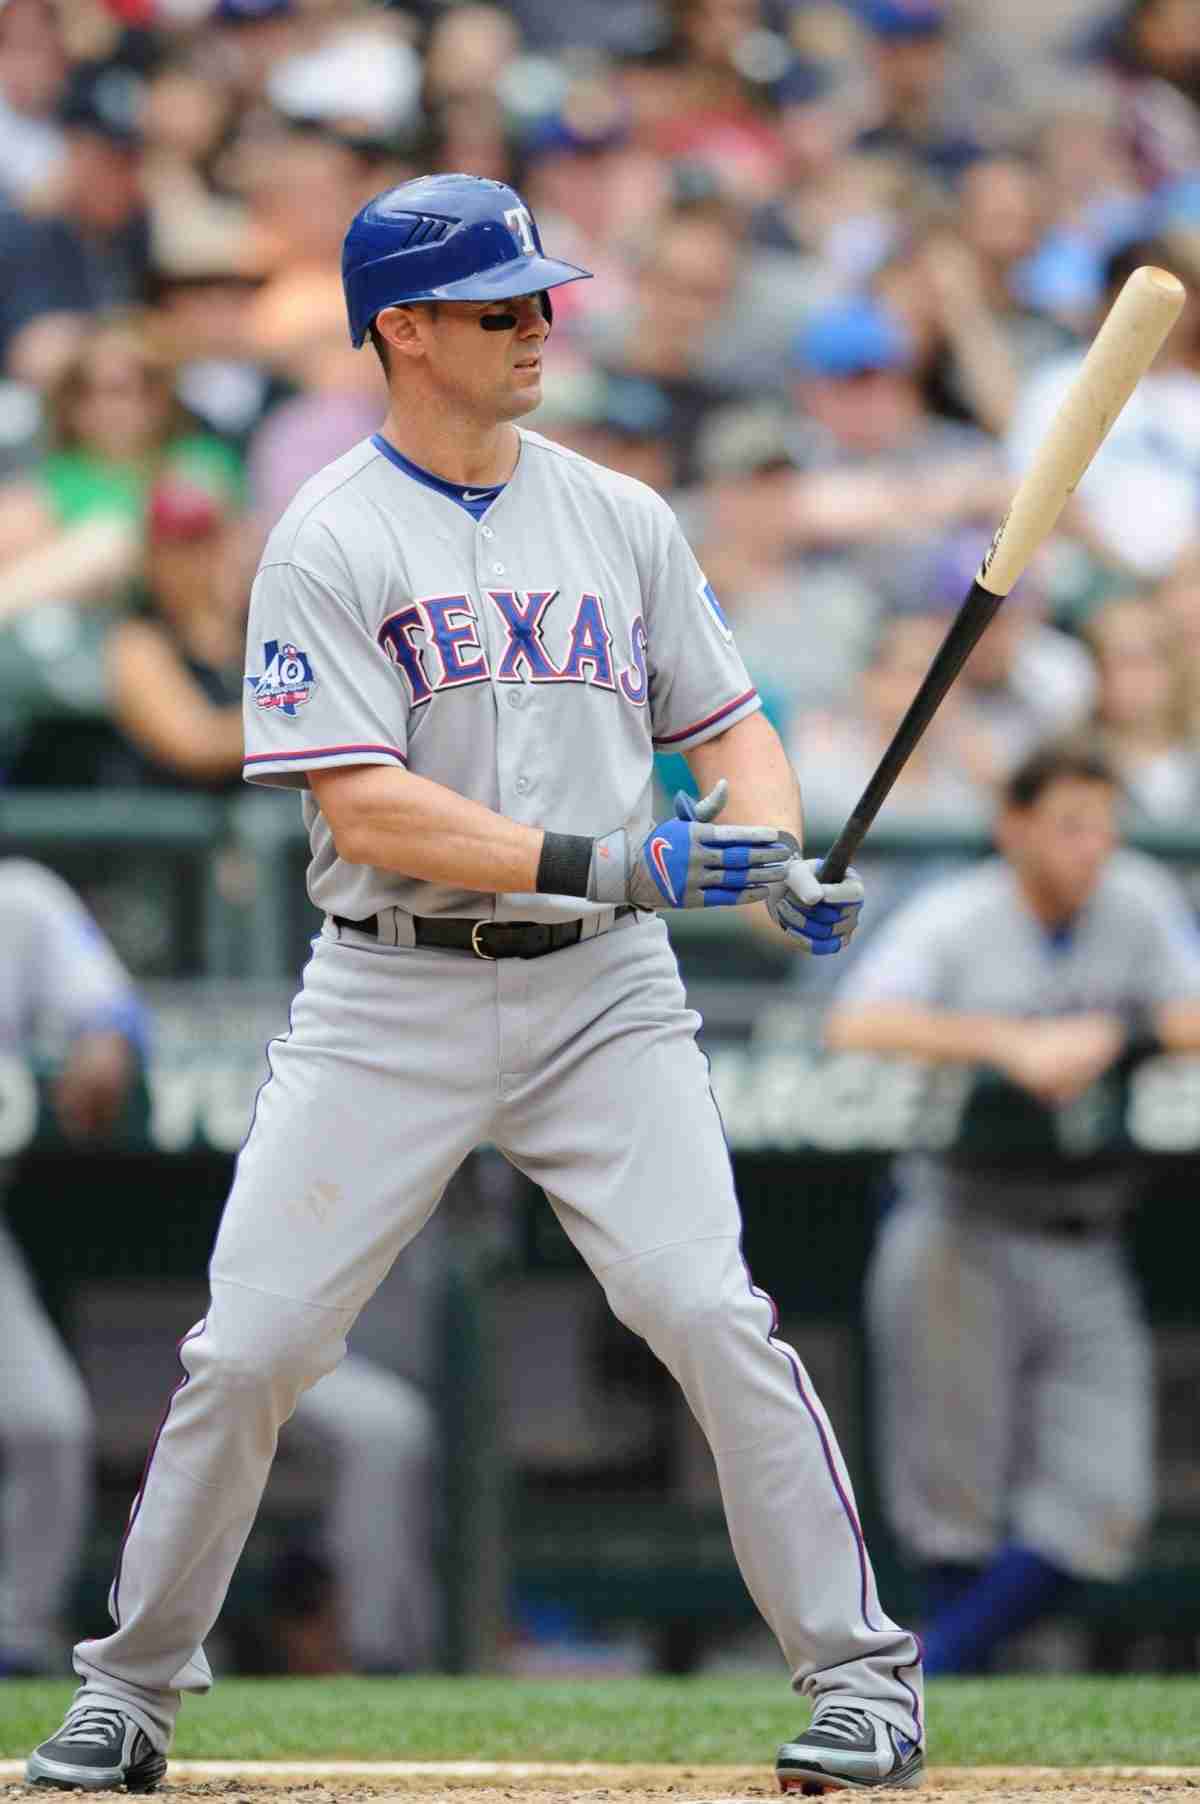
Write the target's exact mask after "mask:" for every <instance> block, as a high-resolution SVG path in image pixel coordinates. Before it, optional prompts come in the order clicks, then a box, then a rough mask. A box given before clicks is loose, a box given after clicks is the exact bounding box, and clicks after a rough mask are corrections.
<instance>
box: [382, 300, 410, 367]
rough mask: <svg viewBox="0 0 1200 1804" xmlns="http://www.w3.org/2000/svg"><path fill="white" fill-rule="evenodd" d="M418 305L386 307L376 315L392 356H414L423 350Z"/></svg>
mask: <svg viewBox="0 0 1200 1804" xmlns="http://www.w3.org/2000/svg"><path fill="white" fill-rule="evenodd" d="M417 315H418V309H417V308H416V307H385V308H384V309H383V311H382V313H377V314H376V315H375V326H376V329H377V331H378V333H379V336H380V337H381V338H382V339H383V341H384V344H385V345H386V346H387V349H388V353H389V355H391V356H400V357H413V356H416V355H419V353H420V350H421V333H420V328H419V326H418V323H417Z"/></svg>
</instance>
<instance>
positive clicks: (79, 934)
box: [0, 858, 145, 1679]
mask: <svg viewBox="0 0 1200 1804" xmlns="http://www.w3.org/2000/svg"><path fill="white" fill-rule="evenodd" d="M0 948H3V950H2V952H0V1042H2V1044H3V1048H4V1052H5V1054H6V1055H7V1056H8V1057H10V1058H17V1059H20V1060H22V1061H26V1062H32V1061H34V1060H35V1059H36V1057H37V1056H38V1054H39V1052H41V1051H44V1050H46V1047H47V1046H48V1047H49V1048H51V1049H53V1051H52V1056H54V1057H56V1058H57V1059H58V1061H59V1067H58V1076H57V1078H56V1079H55V1081H54V1084H53V1086H52V1090H51V1098H52V1102H53V1106H54V1110H55V1114H56V1115H57V1118H58V1123H59V1126H60V1128H61V1130H62V1132H63V1133H64V1134H65V1136H66V1137H67V1139H68V1140H69V1141H70V1142H72V1143H73V1144H75V1145H76V1146H78V1147H81V1148H82V1147H88V1148H94V1147H95V1146H96V1145H98V1144H103V1142H104V1141H105V1139H106V1138H107V1137H108V1136H109V1135H110V1134H111V1133H112V1131H113V1129H114V1128H115V1126H116V1124H117V1122H118V1120H119V1118H120V1116H121V1114H122V1111H123V1110H124V1108H125V1104H126V1102H127V1100H128V1097H129V1093H130V1090H131V1088H132V1086H133V1083H134V1080H135V1077H136V1074H137V1069H138V1064H139V1061H140V1058H141V1056H142V1053H143V1051H144V1037H145V1023H144V1018H143V1015H142V1010H141V1005H140V1003H139V1002H138V999H137V996H136V994H135V992H134V989H133V984H132V981H131V980H130V978H129V976H128V974H127V972H126V971H125V970H124V969H123V967H122V966H121V964H120V962H119V961H118V959H117V957H116V955H115V954H114V953H113V951H112V950H111V948H110V947H109V946H108V944H107V942H106V941H105V940H104V939H103V937H102V936H101V934H100V931H99V929H98V928H97V926H96V923H95V922H94V921H93V920H92V918H91V916H90V915H89V914H88V912H87V910H86V909H85V908H84V906H83V904H82V903H81V902H80V901H79V899H78V898H77V897H76V896H75V895H74V894H73V893H72V891H71V890H69V889H68V888H67V886H66V884H65V883H63V882H61V881H60V879H59V878H57V877H56V876H54V874H53V873H52V872H50V871H47V870H44V869H43V868H42V867H41V866H40V865H36V864H33V863H31V862H30V861H29V860H27V859H23V858H7V859H4V860H3V861H2V862H0ZM44 1043H45V1044H44ZM10 1176H11V1173H9V1172H6V1173H5V1174H4V1177H5V1182H4V1188H5V1189H7V1188H8V1180H9V1178H10ZM0 1453H2V1454H3V1459H2V1461H0V1679H4V1678H8V1677H14V1676H20V1675H26V1676H28V1675H32V1674H37V1673H49V1672H55V1673H57V1672H58V1671H59V1670H60V1666H61V1662H62V1658H63V1654H64V1651H65V1650H64V1648H63V1646H62V1641H61V1625H60V1621H59V1618H60V1613H61V1611H62V1609H63V1607H64V1604H65V1601H66V1595H67V1591H68V1588H69V1586H70V1585H71V1583H72V1581H73V1579H74V1576H75V1566H76V1562H77V1561H78V1558H79V1553H80V1549H81V1547H82V1544H83V1538H84V1533H85V1530H86V1526H87V1518H88V1514H89V1511H90V1502H91V1498H90V1492H91V1458H92V1412H91V1405H90V1403H89V1401H88V1395H87V1391H86V1390H85V1388H84V1385H83V1381H82V1379H81V1378H80V1376H79V1373H78V1372H77V1371H76V1369H75V1365H74V1362H73V1360H72V1359H71V1356H70V1354H69V1353H68V1352H67V1349H66V1347H65V1346H64V1345H63V1343H62V1341H61V1340H60V1338H59V1336H58V1333H57V1331H56V1329H55V1328H54V1326H53V1324H52V1323H51V1321H50V1318H49V1316H48V1315H47V1314H46V1311H45V1309H44V1308H43V1306H42V1303H41V1302H40V1300H39V1298H38V1295H37V1292H36V1290H35V1289H34V1286H33V1282H32V1280H31V1278H30V1276H29V1273H28V1271H27V1270H26V1267H25V1261H24V1259H23V1258H22V1256H21V1253H20V1252H19V1250H18V1248H17V1245H16V1242H15V1241H14V1240H13V1239H11V1237H10V1236H9V1234H8V1233H7V1231H6V1229H5V1227H4V1225H3V1222H2V1221H0Z"/></svg>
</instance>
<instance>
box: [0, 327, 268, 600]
mask: <svg viewBox="0 0 1200 1804" xmlns="http://www.w3.org/2000/svg"><path fill="white" fill-rule="evenodd" d="M50 423H51V431H52V448H51V450H50V452H49V454H48V455H47V456H46V458H45V459H44V460H43V462H42V463H41V464H40V465H39V466H38V467H37V468H36V469H35V470H33V471H31V472H30V473H29V475H28V476H25V477H21V478H18V479H17V480H16V481H14V482H11V483H9V484H7V485H5V487H4V488H2V489H0V572H2V574H3V586H2V589H0V617H5V616H10V615H13V614H16V613H20V612H21V611H22V610H24V609H27V608H31V607H35V606H37V605H38V604H39V603H43V602H62V601H76V602H88V603H97V602H106V603H110V604H112V603H115V602H120V601H121V600H123V598H124V595H125V592H126V590H127V589H128V587H129V585H130V583H132V582H133V581H134V580H135V579H136V577H137V575H138V573H139V571H140V568H141V555H142V528H143V516H144V511H145V504H146V496H147V492H148V490H149V487H150V484H151V483H152V482H153V480H154V479H155V477H156V475H157V474H158V473H159V472H160V471H161V470H162V469H163V468H164V467H166V466H170V467H172V468H183V467H187V466H195V467H198V468H203V469H214V470H216V471H217V472H219V473H221V474H223V475H224V476H226V477H227V478H229V479H230V480H234V479H236V476H237V472H238V461H237V459H236V457H235V455H234V454H233V452H231V451H230V450H229V448H228V447H227V446H226V445H224V444H222V443H221V441H220V440H218V439H215V438H213V437H211V436H210V435H206V434H204V433H200V432H197V431H195V430H194V428H193V426H192V423H191V422H190V421H189V420H188V418H187V416H186V414H185V413H184V411H183V410H182V408H180V406H179V404H178V402H177V401H176V399H175V395H174V390H173V386H172V374H171V370H170V368H169V366H168V365H167V364H166V363H164V361H163V360H162V358H161V357H160V356H159V355H158V353H157V351H156V350H155V348H154V345H153V341H152V337H151V332H150V322H149V320H148V318H147V316H146V315H144V314H141V313H136V312H130V313H117V314H113V315H111V316H109V317H107V318H104V319H101V320H99V321H98V322H97V323H96V324H94V325H93V326H92V327H91V328H90V329H89V330H88V331H86V332H82V331H81V332H79V333H78V334H77V335H76V342H75V347H74V351H73V354H72V356H71V357H70V359H69V360H68V362H67V363H66V365H65V367H64V368H63V369H62V371H61V373H60V375H59V378H58V381H57V383H56V385H55V388H54V391H53V393H52V395H51V398H50Z"/></svg>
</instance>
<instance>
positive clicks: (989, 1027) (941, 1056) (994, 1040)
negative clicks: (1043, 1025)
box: [825, 1002, 1017, 1065]
mask: <svg viewBox="0 0 1200 1804" xmlns="http://www.w3.org/2000/svg"><path fill="white" fill-rule="evenodd" d="M1016 1027H1017V1023H1016V1022H1014V1021H1010V1020H1008V1019H1006V1018H1005V1017H1004V1016H1002V1015H973V1014H959V1013H957V1012H955V1011H952V1010H948V1009H931V1008H925V1007H922V1006H919V1005H917V1004H914V1003H907V1002H875V1003H870V1004H863V1005H862V1006H861V1007H845V1008H837V1007H835V1008H832V1009H831V1010H830V1011H829V1014H828V1015H827V1016H826V1018H825V1043H826V1045H827V1046H828V1047H829V1048H830V1050H831V1051H833V1052H877V1053H891V1054H893V1055H895V1056H897V1057H904V1058H913V1059H928V1060H929V1061H930V1062H931V1063H934V1064H941V1065H986V1064H991V1063H993V1062H995V1061H996V1060H997V1058H998V1057H999V1056H1000V1054H1001V1052H1002V1049H1003V1048H1004V1046H1005V1044H1006V1043H1007V1040H1008V1038H1009V1036H1010V1035H1011V1034H1012V1033H1013V1031H1014V1029H1015V1028H1016Z"/></svg>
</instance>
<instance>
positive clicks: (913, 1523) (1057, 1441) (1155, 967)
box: [838, 851, 1200, 1578]
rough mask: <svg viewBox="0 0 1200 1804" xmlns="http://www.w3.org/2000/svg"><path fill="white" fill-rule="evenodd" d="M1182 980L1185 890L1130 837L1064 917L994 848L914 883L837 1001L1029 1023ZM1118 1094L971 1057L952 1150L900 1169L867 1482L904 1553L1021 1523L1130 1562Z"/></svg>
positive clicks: (1087, 1564)
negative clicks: (1069, 923) (1023, 1085)
mask: <svg viewBox="0 0 1200 1804" xmlns="http://www.w3.org/2000/svg"><path fill="white" fill-rule="evenodd" d="M1189 997H1200V935H1198V934H1197V931H1196V928H1195V925H1194V922H1193V917H1192V914H1191V910H1190V907H1189V904H1188V902H1187V899H1186V898H1185V897H1184V896H1183V894H1182V893H1181V891H1180V890H1179V888H1178V886H1177V885H1176V883H1175V882H1174V879H1173V878H1172V877H1171V876H1170V874H1169V873H1168V872H1166V871H1165V870H1163V868H1162V867H1161V866H1159V865H1157V864H1155V863H1154V862H1153V861H1151V860H1150V859H1147V858H1144V857H1141V856H1140V855H1138V854H1136V853H1133V852H1129V851H1122V852H1119V853H1117V854H1116V855H1115V856H1114V857H1113V858H1112V859H1111V861H1110V862H1109V864H1108V866H1107V868H1106V870H1105V872H1104V875H1103V877H1102V878H1101V881H1100V883H1099V885H1098V887H1097V889H1096V891H1095V893H1094V894H1093V896H1092V898H1091V900H1090V901H1089V903H1088V904H1087V906H1086V907H1085V908H1084V909H1083V911H1082V913H1081V915H1080V917H1079V919H1078V920H1077V921H1076V923H1075V924H1074V926H1073V927H1072V928H1071V930H1070V931H1068V932H1066V933H1061V934H1051V933H1048V932H1047V931H1046V929H1045V928H1044V927H1043V926H1042V925H1041V924H1040V923H1039V922H1038V921H1037V920H1036V919H1035V917H1034V916H1033V915H1032V914H1031V912H1030V911H1029V909H1028V907H1027V906H1026V905H1025V903H1024V902H1023V900H1022V898H1021V895H1020V891H1019V889H1018V886H1017V882H1016V878H1015V876H1014V874H1013V872H1012V870H1011V868H1010V867H1009V866H1008V865H1007V864H1005V863H1003V862H1002V861H1000V860H998V859H997V860H995V861H989V862H988V863H986V864H984V865H982V866H979V867H977V868H976V869H974V870H972V871H970V872H968V873H967V874H965V875H962V876H957V877H954V878H951V879H950V880H948V881H946V882H944V883H942V884H939V885H932V886H930V888H929V889H927V890H925V891H923V892H922V893H921V894H920V895H919V896H917V897H915V898H914V899H913V901H912V902H911V904H909V905H908V906H907V907H906V908H905V910H904V911H903V912H902V913H900V914H899V915H897V916H896V917H895V918H894V919H893V920H892V921H891V922H889V923H888V924H887V925H886V926H885V927H884V928H882V929H881V931H880V933H879V935H878V937H877V939H876V940H875V942H874V943H873V944H871V945H868V947H867V948H866V949H865V950H864V952H863V955H862V958H861V960H860V961H859V964H858V966H857V967H856V968H855V969H854V970H852V971H851V972H850V973H849V974H848V976H847V980H846V983H845V985H844V987H843V988H842V990H841V991H840V993H839V996H838V1001H839V1002H840V1003H845V1004H847V1005H851V1006H861V1007H869V1006H870V1004H871V1003H873V1002H896V1001H907V1002H913V1003H921V1004H926V1005H929V1006H931V1007H941V1008H945V1009H950V1010H956V1011H963V1012H971V1013H989V1012H994V1013H996V1014H1003V1015H1008V1016H1014V1015H1015V1016H1022V1015H1023V1016H1029V1017H1031V1018H1033V1017H1037V1016H1054V1015H1062V1014H1067V1013H1073V1012H1077V1011H1082V1010H1088V1009H1102V1010H1103V1009H1107V1010H1124V1009H1128V1008H1131V1007H1135V1006H1139V1005H1140V1006H1153V1005H1156V1004H1161V1003H1165V1002H1167V1001H1170V1000H1175V999H1185V998H1189ZM948 1080H949V1081H953V1074H951V1073H949V1072H948V1071H946V1070H945V1069H943V1070H942V1072H941V1073H940V1074H939V1073H938V1072H937V1071H936V1070H935V1071H933V1072H932V1073H931V1082H933V1083H935V1084H936V1083H939V1082H945V1081H948ZM1121 1088H1122V1084H1121V1080H1120V1078H1119V1076H1117V1075H1116V1074H1112V1076H1110V1077H1108V1078H1105V1079H1102V1080H1101V1081H1100V1083H1098V1084H1097V1085H1095V1086H1093V1087H1092V1090H1091V1091H1089V1092H1088V1094H1087V1095H1086V1096H1085V1097H1084V1098H1082V1099H1081V1100H1080V1101H1079V1102H1077V1103H1074V1104H1071V1105H1069V1106H1067V1107H1064V1108H1061V1109H1056V1110H1051V1109H1048V1108H1045V1107H1043V1105H1042V1104H1040V1103H1039V1102H1037V1101H1036V1100H1035V1099H1034V1098H1033V1097H1031V1096H1029V1095H1027V1094H1026V1093H1025V1092H1024V1091H1022V1090H1019V1089H1018V1088H1017V1087H1016V1086H1015V1085H1012V1084H1009V1083H1007V1082H1005V1081H1002V1080H1001V1079H1000V1078H999V1077H998V1076H995V1075H988V1074H980V1077H979V1079H978V1081H977V1083H976V1088H975V1092H974V1093H973V1094H972V1095H971V1096H970V1097H969V1098H968V1101H967V1106H966V1108H965V1110H964V1112H963V1116H962V1126H961V1128H960V1132H959V1135H958V1138H957V1140H956V1142H955V1144H954V1145H953V1146H952V1147H950V1148H948V1149H947V1150H946V1152H945V1153H944V1154H942V1155H938V1156H931V1155H921V1156H919V1157H912V1158H909V1159H905V1160H903V1161H902V1162H900V1164H899V1166H898V1170H897V1176H898V1179H899V1199H900V1200H899V1202H898V1203H897V1204H896V1206H895V1207H893V1209H892V1210H891V1211H890V1213H889V1214H888V1215H887V1217H886V1218H885V1220H884V1223H883V1225H882V1228H881V1231H880V1235H879V1239H878V1241H877V1244H876V1247H875V1251H874V1255H873V1258H872V1264H871V1270H870V1273H869V1278H868V1285H867V1323H868V1329H869V1333H870V1338H871V1343H872V1350H873V1362H872V1363H873V1368H874V1371H875V1374H876V1381H877V1384H878V1387H879V1392H880V1395H879V1407H878V1409H877V1411H876V1420H877V1423H878V1425H879V1429H878V1431H879V1436H880V1443H881V1446H880V1451H881V1456H882V1467H883V1476H884V1483H883V1495H884V1497H885V1500H886V1503H887V1507H888V1510H889V1514H890V1515H891V1518H892V1521H893V1523H894V1526H895V1529H896V1532H897V1534H898V1535H899V1537H900V1539H901V1541H902V1543H903V1544H904V1545H905V1546H906V1547H907V1548H908V1549H909V1551H910V1552H911V1553H913V1554H915V1555H916V1556H917V1557H918V1558H920V1559H923V1560H927V1561H943V1560H946V1561H956V1562H962V1563H966V1564H974V1563H982V1562H985V1561H986V1560H987V1559H988V1558H989V1557H990V1556H991V1555H992V1553H993V1552H994V1551H995V1550H996V1549H997V1548H998V1547H999V1546H1000V1545H1001V1544H1002V1543H1003V1542H1004V1541H1005V1540H1006V1539H1009V1538H1015V1539H1016V1540H1018V1541H1019V1542H1020V1543H1022V1544H1023V1545H1025V1546H1027V1547H1032V1548H1033V1549H1035V1550H1036V1551H1037V1552H1039V1553H1041V1554H1042V1555H1043V1556H1044V1557H1046V1558H1048V1559H1050V1560H1053V1561H1054V1562H1055V1563H1056V1564H1058V1565H1060V1566H1062V1567H1063V1568H1064V1569H1066V1570H1067V1571H1070V1572H1073V1573H1076V1574H1078V1575H1080V1576H1084V1577H1093V1578H1117V1577H1119V1576H1120V1575H1121V1574H1122V1573H1123V1572H1125V1571H1126V1570H1127V1569H1128V1567H1129V1565H1130V1564H1131V1562H1132V1561H1133V1559H1134V1558H1135V1556H1136V1553H1137V1547H1138V1541H1139V1537H1140V1534H1141V1532H1142V1530H1143V1529H1144V1527H1145V1525H1146V1522H1147V1521H1148V1519H1149V1515H1150V1510H1151V1507H1152V1482H1151V1479H1152V1471H1153V1448H1152V1434H1153V1406H1152V1400H1151V1387H1150V1346H1149V1340H1148V1337H1147V1333H1146V1330H1145V1327H1144V1324H1143V1321H1142V1317H1141V1311H1140V1308H1139V1304H1138V1299H1137V1295H1136V1290H1135V1287H1134V1285H1133V1283H1132V1281H1131V1279H1130V1276H1129V1273H1128V1271H1127V1269H1126V1265H1125V1261H1124V1258H1123V1256H1122V1252H1121V1245H1120V1240H1119V1237H1118V1236H1117V1235H1116V1233H1115V1232H1114V1231H1113V1230H1114V1228H1115V1224H1116V1222H1117V1220H1118V1218H1119V1217H1120V1215H1121V1213H1122V1211H1123V1210H1124V1209H1125V1208H1126V1207H1127V1206H1128V1204H1129V1203H1130V1202H1131V1200H1132V1198H1133V1194H1134V1181H1135V1177H1134V1173H1133V1172H1132V1170H1131V1169H1130V1167H1129V1165H1128V1164H1127V1162H1126V1160H1125V1158H1124V1157H1123V1155H1121V1153H1120V1151H1119V1149H1118V1150H1117V1153H1116V1156H1114V1154H1113V1152H1112V1151H1111V1150H1106V1147H1105V1138H1106V1137H1105V1135H1104V1133H1103V1131H1102V1129H1103V1125H1104V1118H1105V1114H1106V1112H1107V1108H1108V1104H1109V1102H1110V1101H1111V1100H1113V1098H1112V1097H1111V1095H1109V1094H1107V1093H1109V1092H1112V1091H1117V1092H1119V1091H1120V1089H1121ZM1118 1100H1119V1097H1118Z"/></svg>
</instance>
